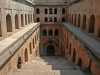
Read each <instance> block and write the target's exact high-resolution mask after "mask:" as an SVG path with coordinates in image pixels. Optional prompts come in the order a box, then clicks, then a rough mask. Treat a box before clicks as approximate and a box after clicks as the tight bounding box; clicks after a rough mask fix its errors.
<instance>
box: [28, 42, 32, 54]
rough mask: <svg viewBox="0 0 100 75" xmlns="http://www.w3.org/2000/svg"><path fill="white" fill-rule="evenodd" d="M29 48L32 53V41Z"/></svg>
mask: <svg viewBox="0 0 100 75" xmlns="http://www.w3.org/2000/svg"><path fill="white" fill-rule="evenodd" d="M29 49H30V54H32V45H31V42H30V44H29Z"/></svg>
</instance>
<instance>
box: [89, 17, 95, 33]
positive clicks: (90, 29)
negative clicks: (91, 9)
mask: <svg viewBox="0 0 100 75" xmlns="http://www.w3.org/2000/svg"><path fill="white" fill-rule="evenodd" d="M94 26H95V16H94V15H92V16H91V17H90V28H89V32H90V33H94Z"/></svg>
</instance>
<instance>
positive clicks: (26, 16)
mask: <svg viewBox="0 0 100 75" xmlns="http://www.w3.org/2000/svg"><path fill="white" fill-rule="evenodd" d="M25 25H27V15H26V14H25Z"/></svg>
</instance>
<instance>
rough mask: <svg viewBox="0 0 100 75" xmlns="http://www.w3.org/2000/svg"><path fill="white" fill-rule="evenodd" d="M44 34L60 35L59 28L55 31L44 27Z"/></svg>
mask: <svg viewBox="0 0 100 75" xmlns="http://www.w3.org/2000/svg"><path fill="white" fill-rule="evenodd" d="M42 35H43V36H59V30H58V29H56V30H55V31H53V30H51V29H50V30H46V29H43V30H42Z"/></svg>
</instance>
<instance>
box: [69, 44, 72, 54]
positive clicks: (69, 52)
mask: <svg viewBox="0 0 100 75" xmlns="http://www.w3.org/2000/svg"><path fill="white" fill-rule="evenodd" d="M71 47H72V45H71V43H70V44H69V55H71Z"/></svg>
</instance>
